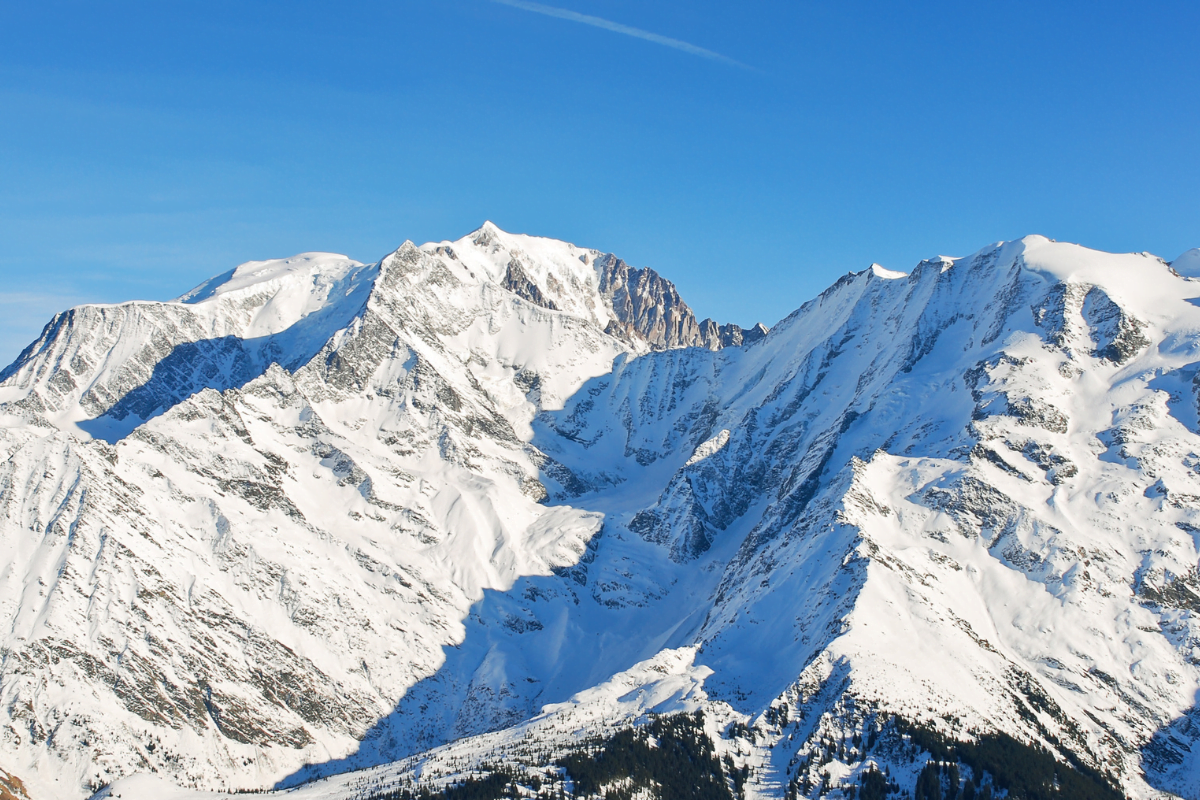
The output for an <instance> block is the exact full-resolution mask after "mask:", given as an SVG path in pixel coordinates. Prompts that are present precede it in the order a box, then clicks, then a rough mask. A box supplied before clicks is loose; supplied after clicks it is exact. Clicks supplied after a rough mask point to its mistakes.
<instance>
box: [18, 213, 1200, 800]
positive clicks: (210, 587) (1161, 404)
mask: <svg viewBox="0 0 1200 800" xmlns="http://www.w3.org/2000/svg"><path fill="white" fill-rule="evenodd" d="M1184 260H1185V259H1184V258H1182V257H1181V259H1180V260H1177V262H1176V264H1178V265H1180V266H1182V262H1183V261H1184ZM1198 298H1200V283H1197V282H1196V281H1194V280H1192V279H1191V278H1190V277H1188V275H1187V271H1186V270H1183V269H1180V268H1179V267H1178V266H1176V265H1174V264H1173V265H1168V264H1167V263H1166V262H1164V261H1161V260H1159V259H1157V258H1155V257H1152V256H1148V255H1113V254H1107V253H1100V252H1096V251H1091V250H1087V249H1085V248H1082V247H1078V246H1075V245H1068V244H1061V243H1056V242H1053V241H1050V240H1047V239H1044V238H1041V237H1028V238H1026V239H1023V240H1020V241H1016V242H1008V243H1000V244H996V245H992V246H989V247H987V248H984V249H983V250H981V251H980V252H979V253H976V254H974V255H972V256H969V257H966V258H961V259H948V258H937V259H931V260H929V261H925V262H922V263H921V264H920V265H918V266H917V268H916V269H914V270H913V272H911V273H909V274H904V273H899V272H893V271H890V270H885V269H883V268H881V267H878V266H877V265H873V266H872V267H871V268H868V269H867V270H865V271H863V272H861V273H856V274H852V275H848V276H846V277H845V278H843V279H841V280H839V281H838V282H837V283H836V284H835V285H834V286H832V287H830V288H829V289H828V290H827V291H826V292H824V293H823V294H822V295H821V296H820V297H818V298H816V299H814V300H812V301H811V302H809V303H806V304H805V305H804V306H802V307H801V308H800V309H799V310H797V311H796V312H795V313H794V314H792V315H791V316H790V317H788V318H787V319H785V320H784V321H782V322H781V323H780V324H779V325H777V326H776V327H775V328H773V329H772V330H770V331H769V332H765V330H764V331H757V332H756V331H755V330H751V331H743V330H742V329H736V331H735V330H734V329H733V328H731V327H727V326H716V325H715V324H706V323H707V322H708V321H705V323H699V322H696V321H695V318H694V316H692V315H691V312H690V309H687V308H686V305H685V304H683V303H682V301H681V300H679V299H678V295H677V294H676V293H675V292H674V288H673V287H671V286H670V284H669V283H667V282H666V281H664V280H662V279H661V278H659V277H658V276H657V275H654V274H653V273H651V272H649V271H648V270H647V271H640V270H633V269H632V268H629V267H628V266H627V265H624V262H620V260H619V259H616V258H615V257H612V256H606V255H604V254H602V253H599V252H597V251H591V250H582V249H579V248H575V247H573V246H572V245H568V244H565V243H561V242H554V241H551V240H544V239H535V238H533V237H521V236H514V235H511V234H506V233H504V232H502V231H499V230H498V229H496V228H495V227H494V226H491V225H490V224H489V225H485V226H484V227H483V228H481V229H480V230H479V231H476V232H475V233H473V234H471V235H470V236H468V237H466V238H464V239H462V240H459V241H458V242H443V243H438V244H431V245H425V246H422V247H419V248H418V247H415V246H413V245H411V244H405V245H404V246H403V247H401V248H400V249H399V250H397V251H396V253H393V254H392V255H390V256H388V257H387V258H385V259H383V260H382V261H381V262H379V263H378V264H375V265H360V264H356V263H354V262H350V261H348V260H346V259H344V258H341V257H337V256H326V255H323V254H307V255H305V256H300V257H297V258H295V259H289V260H288V261H281V262H253V263H251V264H248V265H243V266H242V267H239V268H238V269H237V270H235V271H233V272H231V273H227V274H226V275H223V276H220V277H218V278H216V279H214V280H213V281H210V282H209V283H207V284H204V285H202V286H201V287H198V288H197V289H196V290H194V291H193V292H191V293H189V294H188V295H185V296H184V297H183V298H181V299H180V301H177V302H175V303H165V304H145V303H140V304H127V305H123V306H111V307H83V308H81V309H75V310H73V311H71V312H67V313H66V314H64V315H60V316H59V317H58V318H56V319H55V320H54V321H53V322H52V323H51V324H50V325H49V326H48V327H47V329H46V332H45V333H44V334H43V336H42V337H41V339H40V340H39V341H38V342H36V343H35V344H34V345H32V346H31V347H30V348H29V349H28V350H27V351H26V352H25V353H23V354H22V356H21V358H20V359H18V361H17V362H16V363H15V364H14V365H13V366H12V367H10V368H8V369H7V370H5V372H4V373H2V374H0V378H2V383H0V403H2V404H3V405H2V407H0V423H2V424H3V425H4V426H5V427H4V434H3V438H2V439H0V447H2V448H3V450H2V451H0V452H2V454H3V457H4V458H5V461H4V463H3V466H2V467H0V470H2V471H0V538H2V540H3V544H4V547H5V548H6V549H7V551H9V552H12V553H14V556H13V557H12V558H11V559H10V560H9V561H8V563H7V564H6V566H5V572H4V573H3V574H2V575H0V609H2V610H3V613H4V614H5V615H6V616H7V617H8V618H9V619H10V620H12V623H11V633H9V634H8V635H7V637H6V641H5V643H4V648H5V649H4V656H3V658H4V662H3V675H2V677H0V696H2V698H3V704H4V705H3V707H4V709H5V714H6V715H7V718H6V720H5V725H4V727H3V730H2V731H0V740H2V741H0V747H2V750H0V753H2V755H0V758H2V759H3V761H0V767H2V768H4V769H6V770H8V771H10V772H12V773H13V774H15V775H18V776H20V777H21V778H22V779H24V780H25V782H26V784H27V785H29V786H31V787H33V789H34V790H35V791H36V790H38V789H43V790H46V788H45V787H49V786H52V785H53V781H54V779H55V778H60V781H59V785H60V786H61V785H64V784H68V785H71V786H80V787H82V786H86V785H87V784H89V782H90V783H91V784H92V785H93V786H98V785H100V784H103V783H107V782H109V781H111V780H113V779H116V778H119V777H121V776H123V775H128V774H130V773H133V772H145V771H150V770H153V771H157V772H159V773H160V774H164V775H167V776H170V779H171V780H172V781H174V782H175V783H177V784H179V785H183V786H194V787H198V788H203V789H210V790H211V789H218V788H220V787H222V786H228V787H242V786H245V787H250V786H263V785H270V784H272V783H276V782H279V783H280V784H281V785H293V784H295V783H298V782H301V781H303V780H306V779H309V778H314V777H321V776H326V775H334V774H337V773H344V772H346V771H347V770H352V769H361V768H365V769H367V770H368V771H367V772H365V773H356V774H352V775H347V776H343V777H336V778H331V779H330V780H328V781H325V782H321V783H316V784H312V785H311V786H310V787H309V788H307V789H305V790H304V791H305V792H307V793H309V794H311V796H313V797H354V796H359V795H361V793H362V791H363V788H364V787H366V786H378V785H382V784H381V782H383V783H386V782H387V781H396V780H400V778H401V777H403V776H405V775H409V776H411V775H412V774H416V773H414V770H416V771H417V772H420V771H421V770H425V769H427V768H429V769H431V770H432V771H431V772H429V773H428V774H430V775H437V774H443V772H445V771H446V769H449V768H448V767H446V768H445V769H443V770H442V772H439V771H438V769H433V768H432V767H430V765H434V766H436V765H437V764H439V763H441V764H443V765H446V764H449V763H451V762H453V763H455V764H461V763H466V762H469V761H471V759H472V758H474V759H476V761H478V759H480V758H483V757H484V754H488V753H493V754H494V753H495V752H498V751H501V752H502V751H504V749H505V748H512V747H516V746H517V744H518V743H521V742H528V741H529V740H531V739H532V740H535V741H536V740H539V739H542V740H545V741H547V742H550V743H554V744H555V746H567V745H568V744H569V742H570V741H571V737H572V736H574V735H576V732H577V731H580V730H583V731H586V730H589V729H597V728H603V727H604V726H612V725H616V724H620V723H622V722H623V721H628V720H632V719H636V718H638V717H639V716H640V715H642V714H644V713H646V711H647V710H650V709H652V708H658V709H660V710H661V709H673V708H678V709H683V710H691V709H693V708H700V707H703V708H704V709H706V711H707V712H708V714H709V719H710V720H711V721H712V724H713V725H714V726H717V727H714V729H713V732H714V733H713V735H714V736H716V737H718V738H719V737H721V736H723V735H724V733H722V731H724V732H725V733H727V730H726V729H724V728H721V729H719V727H720V726H721V725H726V724H727V723H730V722H734V721H737V722H748V723H750V725H751V726H752V727H753V728H754V729H755V730H756V731H757V732H758V735H757V737H756V739H755V742H757V744H750V743H747V742H745V741H739V742H738V743H736V744H734V743H726V744H725V745H722V746H723V747H727V748H733V750H731V751H730V752H736V753H737V757H738V758H739V759H742V760H743V761H745V760H747V759H749V761H747V762H746V763H750V762H753V763H754V766H755V772H754V778H753V783H752V786H751V787H750V792H751V793H752V794H753V795H755V796H780V795H781V794H782V793H783V792H784V791H785V789H786V787H788V786H789V785H791V786H796V785H799V784H800V782H801V780H802V778H808V779H810V780H808V781H807V782H806V783H805V785H818V784H819V783H820V780H819V779H817V778H819V776H818V775H817V773H818V772H824V773H825V774H826V775H828V776H829V779H830V780H831V781H832V782H833V786H834V787H835V791H836V786H837V785H838V782H839V781H847V780H851V779H852V777H853V776H854V775H855V774H856V772H857V771H859V770H861V769H862V768H863V767H864V764H865V763H867V762H866V756H865V755H864V753H863V752H862V750H861V748H857V746H850V740H851V738H852V736H853V735H854V734H855V733H856V732H860V731H862V730H864V726H865V725H868V724H871V721H872V720H876V719H879V718H880V717H881V715H886V714H896V715H901V716H903V717H905V718H907V719H910V720H916V721H922V722H925V723H927V724H929V725H932V726H935V727H937V728H939V729H941V730H943V731H945V732H947V733H951V734H954V735H957V736H970V735H972V734H975V733H981V732H987V731H1003V732H1006V733H1009V734H1011V735H1014V736H1016V737H1017V738H1019V739H1022V740H1025V741H1034V742H1040V743H1042V744H1044V745H1045V746H1047V747H1049V748H1051V749H1053V750H1056V751H1057V752H1060V753H1066V752H1070V753H1072V754H1074V755H1075V756H1076V757H1078V758H1079V759H1080V760H1081V761H1082V762H1083V763H1086V764H1089V765H1092V766H1096V767H1098V768H1101V769H1103V770H1105V771H1108V772H1110V773H1111V774H1113V775H1114V776H1116V777H1117V778H1118V779H1119V780H1120V781H1121V782H1122V784H1123V786H1124V788H1125V790H1126V791H1127V792H1128V793H1130V794H1131V795H1134V796H1139V797H1152V796H1159V794H1160V793H1161V792H1169V793H1173V794H1175V795H1179V796H1183V797H1189V798H1196V797H1200V771H1198V770H1197V768H1196V766H1195V765H1196V763H1198V761H1200V760H1198V759H1196V758H1195V757H1193V756H1192V755H1191V752H1192V749H1195V750H1196V752H1200V745H1198V744H1197V741H1196V739H1197V736H1198V735H1200V728H1198V727H1197V724H1196V723H1198V722H1200V718H1197V717H1196V712H1195V711H1194V708H1195V707H1196V702H1197V693H1198V691H1200V669H1198V664H1200V624H1198V622H1197V620H1196V614H1197V612H1198V611H1200V574H1198V572H1197V563H1198V561H1200V552H1198V547H1200V541H1198V540H1197V531H1200V427H1198V426H1200V409H1198V403H1200V398H1198V394H1197V392H1198V389H1197V384H1198V382H1200V379H1197V377H1196V376H1197V373H1198V371H1200V307H1197V303H1200V299H1198ZM722 330H724V331H725V332H726V333H724V334H723V333H722ZM705 331H707V332H708V333H705ZM714 331H715V333H714ZM722 337H723V338H722ZM734 344H740V346H729V345H734ZM691 345H699V346H691ZM669 676H675V677H669ZM664 681H665V683H664ZM605 687H609V688H605ZM613 687H618V688H619V691H618V688H613ZM564 704H566V705H564ZM781 709H786V712H783V711H781ZM580 714H582V715H583V716H582V717H579V715H580ZM580 719H583V720H584V721H582V722H580V721H579V720H580ZM1193 720H1195V721H1193ZM360 740H361V741H360ZM831 740H836V741H842V742H843V743H846V744H847V746H846V747H845V748H842V750H841V751H839V755H838V758H836V759H834V760H832V761H829V760H825V759H820V760H814V759H812V758H809V757H808V756H809V755H811V754H813V753H815V752H816V750H817V748H819V747H827V743H828V742H829V741H831ZM498 749H499V750H498ZM447 754H451V755H447ZM439 759H441V761H439ZM389 764H390V766H389ZM305 765H307V766H305ZM381 765H382V766H381ZM896 766H897V769H899V768H900V765H896ZM801 773H811V774H805V775H802V774H801ZM422 774H425V773H422ZM389 776H390V777H389ZM813 779H815V780H813ZM146 780H147V779H144V778H137V779H133V782H132V783H127V782H122V783H120V784H117V785H116V786H115V787H114V788H113V789H112V791H113V792H114V795H113V796H116V794H115V793H117V792H118V790H120V791H123V792H125V794H122V795H121V796H126V795H128V796H131V797H132V796H139V793H141V796H149V795H150V794H153V793H154V792H156V791H159V790H158V789H153V788H151V789H144V788H143V789H139V788H138V786H142V785H145V786H150V785H151V784H148V783H146ZM139 782H141V783H139ZM76 792H77V794H80V793H83V790H82V789H78V790H76ZM36 796H37V795H36V794H35V797H36Z"/></svg>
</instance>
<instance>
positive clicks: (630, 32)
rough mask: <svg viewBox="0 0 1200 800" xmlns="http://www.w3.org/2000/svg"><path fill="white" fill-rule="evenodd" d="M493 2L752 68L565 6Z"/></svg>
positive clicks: (519, 0)
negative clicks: (570, 9)
mask: <svg viewBox="0 0 1200 800" xmlns="http://www.w3.org/2000/svg"><path fill="white" fill-rule="evenodd" d="M492 2H494V3H499V4H501V5H505V6H512V7H513V8H519V9H522V10H523V11H532V12H533V13H535V14H544V15H545V16H547V17H557V18H558V19H566V20H570V21H571V22H581V23H583V24H584V25H591V26H592V27H595V28H603V29H604V30H606V31H613V32H614V33H623V34H625V35H626V36H633V37H634V38H637V39H645V40H646V41H647V42H654V43H655V44H661V45H663V46H665V47H672V48H674V49H676V50H682V51H683V52H685V53H690V54H692V55H694V56H700V57H701V58H707V59H709V60H710V61H719V62H721V63H722V64H728V65H729V66H731V67H738V68H739V69H753V67H750V66H748V65H746V64H743V63H742V62H740V61H737V60H735V59H732V58H730V57H729V56H723V55H721V54H720V53H714V52H713V51H712V50H706V49H704V48H703V47H697V46H696V45H694V44H689V43H687V42H681V41H680V40H678V39H672V38H671V37H669V36H660V35H659V34H657V33H651V32H650V31H644V30H642V29H641V28H633V27H630V26H629V25H622V24H621V23H619V22H613V21H611V20H607V19H603V18H602V17H593V16H591V15H590V14H580V13H579V12H577V11H568V10H567V9H565V8H555V7H554V6H544V5H542V4H541V3H530V2H528V0H492Z"/></svg>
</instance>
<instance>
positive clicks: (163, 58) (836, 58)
mask: <svg viewBox="0 0 1200 800" xmlns="http://www.w3.org/2000/svg"><path fill="white" fill-rule="evenodd" d="M546 5H552V6H553V7H554V8H555V9H560V10H565V11H566V12H573V13H566V14H557V15H555V14H553V13H548V12H547V10H546V9H545V8H541V9H540V10H539V9H538V8H535V7H534V6H533V5H532V4H529V3H523V2H519V1H518V0H513V2H510V3H507V4H506V3H500V2H493V1H492V0H443V1H442V2H408V1H407V0H388V2H357V3H346V2H338V3H334V2H328V3H320V2H307V1H306V0H290V1H289V2H286V3H285V2H279V3H266V2H264V3H253V2H246V1H245V0H240V1H239V2H223V0H204V2H183V1H182V0H180V1H178V2H173V1H168V0H153V1H152V2H125V1H124V0H111V1H110V2H104V3H96V2H78V3H74V2H56V1H55V0H38V2H7V3H0V275H2V276H3V282H2V284H0V361H2V362H4V363H7V362H8V361H10V360H11V359H12V358H13V357H14V356H15V355H16V353H17V352H18V350H19V349H20V347H21V346H22V345H23V344H24V343H26V342H28V341H29V340H30V339H32V338H33V337H34V336H35V335H36V333H37V331H38V330H39V329H40V328H41V325H42V324H43V323H44V322H45V321H46V319H47V318H48V317H49V315H50V313H52V312H53V311H54V310H57V309H59V308H62V307H66V306H69V305H72V304H74V303H78V302H84V301H96V302H112V301H118V300H124V299H133V298H148V299H166V298H169V297H173V296H176V295H178V294H180V293H182V292H183V291H185V290H187V289H188V288H190V287H191V286H193V285H194V284H196V283H199V282H200V281H201V280H203V279H204V278H206V277H209V276H211V275H214V274H216V273H219V272H221V271H224V270H226V269H228V268H229V267H231V266H233V265H234V264H237V263H239V262H242V261H247V260H250V259H260V258H270V257H279V256H285V255H290V254H293V253H296V252H301V251H305V250H329V251H334V252H343V253H348V254H349V255H351V256H353V257H354V258H358V259H360V260H363V261H368V260H375V259H377V258H379V257H380V256H382V255H384V254H385V253H387V252H389V251H390V250H392V249H394V248H395V247H396V246H397V245H398V244H399V243H400V242H402V241H403V240H404V239H413V240H415V241H418V242H422V241H428V240H436V239H443V238H457V237H459V236H461V235H463V234H465V233H467V232H468V231H470V230H472V229H474V228H475V227H477V226H478V225H479V224H480V223H481V222H482V221H483V220H484V219H491V220H493V221H495V222H496V223H497V224H498V225H500V226H501V227H502V228H505V229H507V230H513V231H520V232H527V233H537V234H541V235H546V236H553V237H557V238H563V239H567V240H570V241H573V242H576V243H578V244H581V245H586V246H591V247H597V248H601V249H605V250H610V251H613V252H616V253H617V254H619V255H621V256H623V257H624V258H625V259H626V260H628V261H630V262H632V263H634V264H637V265H649V266H652V267H654V268H656V269H658V270H659V271H660V272H662V273H663V274H665V275H667V276H668V277H670V278H671V279H673V280H674V281H675V282H676V283H677V284H678V286H679V287H680V290H681V292H682V293H683V295H684V297H685V299H686V300H687V301H688V302H689V303H691V304H692V305H693V307H695V308H696V310H697V312H698V313H699V314H700V315H701V316H714V317H717V318H719V319H721V320H732V321H736V322H739V323H742V324H750V323H752V322H754V321H757V320H762V321H764V322H767V323H773V322H774V321H776V320H777V319H779V318H780V317H781V316H783V315H785V314H786V313H788V312H789V311H791V310H792V309H794V308H795V307H796V306H798V305H799V304H800V303H802V302H803V301H804V300H806V299H808V298H810V297H811V296H813V295H814V294H815V293H817V292H818V291H820V290H821V289H822V288H824V287H825V286H826V285H827V284H829V283H830V282H832V281H833V280H834V279H835V278H836V277H837V276H838V275H841V274H843V273H845V272H847V271H850V270H858V269H862V268H863V267H865V266H867V265H868V264H869V263H870V262H872V261H878V262H880V263H882V264H884V265H885V266H887V267H890V268H893V269H904V270H907V269H910V268H911V267H912V266H913V264H915V262H916V261H918V260H919V259H921V258H924V257H928V256H932V255H935V254H948V255H961V254H965V253H969V252H973V251H974V250H977V249H979V248H980V247H982V246H984V245H985V244H987V243H989V242H992V241H995V240H999V239H1011V238H1015V237H1018V236H1021V235H1024V234H1027V233H1043V234H1045V235H1047V236H1051V237H1054V238H1057V239H1063V240H1068V241H1078V242H1082V243H1084V244H1087V245H1089V246H1092V247H1097V248H1102V249H1108V250H1118V251H1130V250H1137V251H1141V250H1149V251H1151V252H1155V253H1157V254H1159V255H1161V256H1164V257H1166V258H1168V259H1170V258H1173V257H1174V256H1176V255H1178V254H1179V253H1180V252H1181V251H1183V250H1185V249H1187V248H1189V247H1193V246H1196V245H1200V91H1198V90H1200V56H1198V50H1197V45H1196V35H1197V31H1200V4H1197V3H1195V2H1194V0H1192V1H1191V2H1149V3H1133V2H1122V3H1112V2H1070V3H1053V2H1038V3H1023V2H969V3H964V2H947V3H896V2H878V3H865V2H840V3H833V2H825V3H811V2H782V1H781V2H755V1H754V0H748V2H743V3H729V2H708V1H707V0H697V1H696V2H676V3H669V2H656V3H647V2H645V1H644V0H641V1H640V2H633V0H556V1H555V2H553V3H547V4H546ZM520 6H524V7H520ZM581 15H587V16H588V17H589V18H590V19H582V18H581ZM603 21H608V22H611V23H615V25H607V26H606V23H604V22H603ZM621 26H625V27H624V28H622V27H621ZM630 29H635V30H630ZM639 32H644V34H645V35H643V34H639ZM656 37H660V38H656ZM661 37H666V39H665V40H664V39H663V38H661Z"/></svg>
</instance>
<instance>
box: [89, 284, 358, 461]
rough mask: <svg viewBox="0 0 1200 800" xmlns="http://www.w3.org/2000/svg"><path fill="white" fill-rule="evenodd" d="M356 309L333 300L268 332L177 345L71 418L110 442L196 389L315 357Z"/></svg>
mask: <svg viewBox="0 0 1200 800" xmlns="http://www.w3.org/2000/svg"><path fill="white" fill-rule="evenodd" d="M361 310H362V309H361V307H352V308H351V309H350V311H352V312H353V313H346V312H345V311H342V312H341V313H338V309H337V307H336V306H334V307H332V308H329V309H326V310H323V311H321V312H317V313H314V314H310V315H308V316H306V317H304V318H302V319H300V320H299V321H297V322H296V323H294V324H293V325H291V326H290V327H288V328H285V329H284V330H282V331H279V332H278V333H273V334H270V335H267V336H260V337H253V338H246V339H243V338H240V337H237V336H221V337H217V338H214V339H201V340H199V341H194V342H184V343H182V344H179V345H176V346H175V347H174V348H173V349H172V350H171V352H170V353H168V354H167V355H166V356H165V357H163V358H162V359H160V360H159V361H158V362H157V363H156V364H155V365H154V369H153V371H152V372H151V374H150V377H149V378H148V379H147V380H146V382H145V383H142V384H141V385H138V386H135V387H133V388H131V389H129V390H128V391H126V392H125V393H124V394H123V395H121V397H120V398H119V399H118V400H117V401H116V402H115V403H113V404H112V405H111V406H109V407H108V409H106V410H105V411H104V413H103V414H100V415H99V416H97V417H95V418H93V419H89V420H84V421H82V422H78V423H76V424H77V425H78V426H79V428H80V429H81V430H83V431H85V432H86V433H88V434H89V435H91V436H92V437H94V438H96V439H103V440H104V441H106V442H108V443H109V444H115V443H116V442H118V441H120V440H121V439H124V438H125V437H126V436H128V435H129V434H130V433H132V432H133V431H134V429H136V428H137V427H138V426H139V425H142V424H144V423H146V422H148V421H149V420H151V419H154V418H155V417H159V416H162V415H163V414H165V413H167V412H168V411H170V410H171V409H172V408H174V407H175V406H177V405H179V404H180V403H182V402H183V401H185V400H187V399H188V398H189V397H191V396H192V395H194V394H196V393H197V392H200V391H203V390H205V389H214V390H216V391H218V392H223V391H226V390H227V389H240V388H242V387H243V386H245V385H246V384H247V383H249V382H250V381H252V380H254V379H255V378H258V377H260V376H261V375H263V374H264V373H265V372H266V371H267V369H268V368H269V367H270V366H271V365H272V364H278V365H279V366H281V367H283V368H284V369H286V370H288V371H289V372H294V371H295V370H296V369H298V368H299V367H301V366H303V365H304V364H306V363H308V362H309V361H311V360H312V359H313V358H315V357H316V356H317V354H318V353H320V352H321V349H322V348H323V347H324V346H325V344H326V343H327V342H328V341H329V339H330V337H332V336H333V335H334V333H336V332H337V331H338V330H340V329H342V328H344V327H345V326H347V325H348V324H350V322H351V321H352V320H353V319H354V317H355V316H357V315H358V314H359V313H360V312H361Z"/></svg>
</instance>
